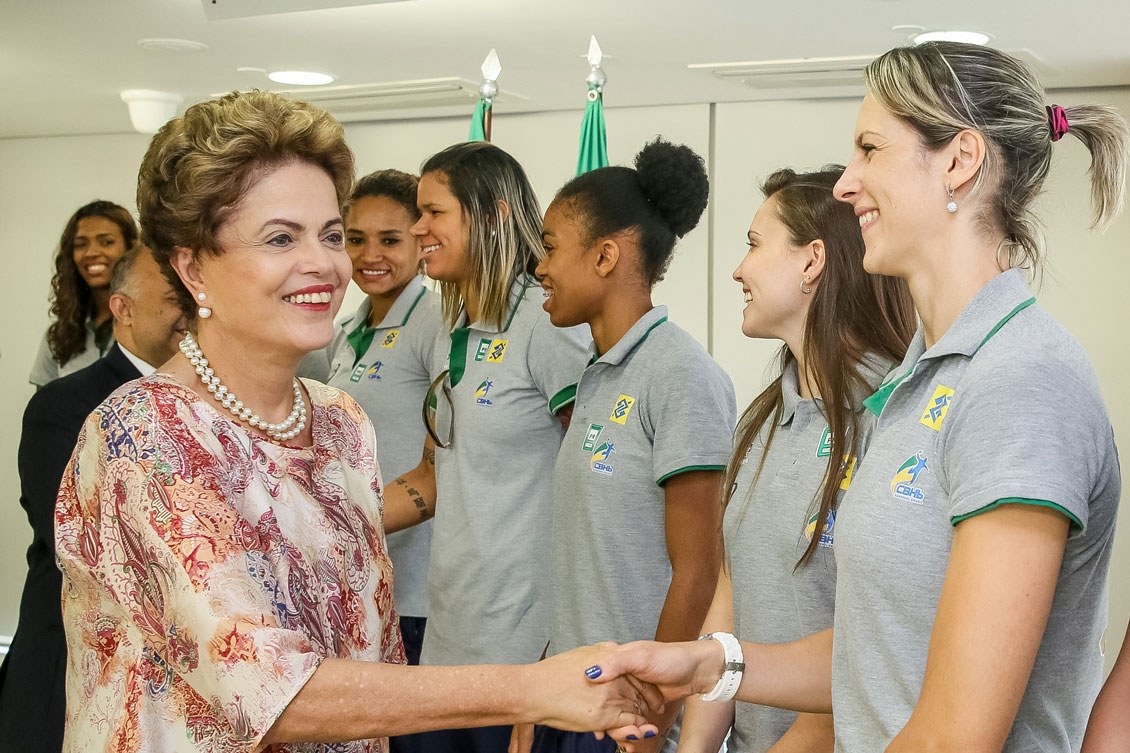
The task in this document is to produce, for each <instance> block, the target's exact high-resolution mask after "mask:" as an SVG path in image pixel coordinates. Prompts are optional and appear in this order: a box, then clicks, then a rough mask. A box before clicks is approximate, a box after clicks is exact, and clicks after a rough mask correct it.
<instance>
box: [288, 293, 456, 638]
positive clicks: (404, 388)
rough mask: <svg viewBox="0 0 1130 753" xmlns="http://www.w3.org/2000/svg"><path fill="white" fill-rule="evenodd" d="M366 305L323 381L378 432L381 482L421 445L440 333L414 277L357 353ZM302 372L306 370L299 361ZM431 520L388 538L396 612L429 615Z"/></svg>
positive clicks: (410, 461)
mask: <svg viewBox="0 0 1130 753" xmlns="http://www.w3.org/2000/svg"><path fill="white" fill-rule="evenodd" d="M370 311H371V307H370V304H369V299H368V298H366V299H365V300H364V301H363V302H362V303H361V306H360V307H359V308H358V309H357V312H356V313H355V314H354V315H353V316H351V317H350V318H348V319H346V320H344V321H343V322H341V324H340V325H338V329H337V334H335V335H334V339H333V341H331V343H330V345H329V347H328V348H326V349H325V350H324V351H319V353H320V354H322V355H321V358H322V360H323V361H327V360H328V363H327V364H326V368H325V372H326V373H325V376H324V377H323V379H324V380H325V382H326V384H329V385H331V386H333V387H338V388H340V389H342V390H344V391H345V392H348V393H349V395H350V396H351V397H352V398H353V399H354V400H356V401H357V403H358V404H359V405H360V406H361V407H362V408H363V409H364V410H365V413H366V414H368V416H369V419H370V420H371V421H372V422H373V426H374V428H375V429H376V433H377V460H378V462H379V463H380V469H381V478H382V479H384V482H385V483H388V482H389V481H391V480H392V479H394V478H396V477H398V476H400V475H402V474H404V473H406V472H408V471H410V470H412V469H413V468H415V467H416V465H417V464H418V463H419V462H420V455H421V453H422V452H423V448H424V424H423V421H422V420H421V418H420V405H421V403H422V402H423V400H424V395H425V393H427V391H428V385H429V384H430V383H431V376H430V374H431V369H432V363H433V361H434V360H435V359H434V354H435V346H436V339H437V337H439V336H440V335H441V334H443V333H445V332H446V328H445V327H444V324H443V317H442V316H441V315H440V305H439V296H437V295H436V294H435V293H432V292H431V291H429V290H427V289H426V288H425V287H424V285H423V278H421V277H417V278H415V279H414V280H412V281H411V282H410V283H408V285H407V286H406V287H405V288H404V290H402V291H401V293H400V295H399V296H398V297H397V299H396V302H395V303H393V305H392V308H391V309H389V311H388V313H387V314H385V316H384V319H382V320H381V322H380V324H378V325H377V326H376V327H374V328H371V329H372V330H373V331H372V334H371V335H370V336H369V337H368V338H366V339H369V338H371V339H369V342H368V347H367V348H366V349H365V352H364V353H363V354H361V355H360V356H358V355H357V352H356V351H355V350H354V346H353V345H351V344H350V339H351V336H352V339H353V341H354V342H355V343H356V342H357V341H358V339H359V338H360V337H361V336H362V335H364V334H366V332H367V331H368V330H369V329H370V328H369V327H368V322H369V313H370ZM303 365H304V373H306V372H307V371H313V369H312V368H308V367H309V366H310V364H309V363H306V362H304V364H303ZM431 538H432V523H431V521H428V522H427V523H422V524H420V525H418V526H414V527H412V528H409V529H407V530H404V531H399V532H397V533H392V534H389V535H388V536H387V541H388V553H389V557H390V558H391V559H392V564H393V569H394V575H395V580H394V583H395V585H394V592H393V597H394V599H395V601H396V610H397V612H398V613H399V614H401V615H402V616H405V617H427V615H428V594H427V582H428V560H429V557H430V551H429V550H430V548H431V546H430V545H431Z"/></svg>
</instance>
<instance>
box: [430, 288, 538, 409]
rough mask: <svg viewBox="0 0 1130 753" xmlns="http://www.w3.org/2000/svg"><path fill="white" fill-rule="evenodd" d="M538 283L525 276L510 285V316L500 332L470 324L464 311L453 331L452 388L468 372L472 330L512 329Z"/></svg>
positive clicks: (450, 358)
mask: <svg viewBox="0 0 1130 753" xmlns="http://www.w3.org/2000/svg"><path fill="white" fill-rule="evenodd" d="M535 284H536V281H535V280H534V278H533V277H530V276H529V275H527V274H523V275H522V276H521V277H518V278H517V279H515V280H514V282H512V283H511V284H510V300H511V302H512V303H511V304H510V316H509V318H507V320H506V324H505V325H503V327H502V329H500V330H491V329H487V328H485V327H480V326H477V325H476V324H474V323H471V324H468V322H467V310H466V309H464V310H463V312H462V313H461V314H460V315H459V319H458V321H456V323H455V328H454V329H452V330H451V352H450V354H449V356H448V362H447V364H448V369H450V371H449V374H448V376H449V378H450V379H451V386H452V387H454V386H455V385H457V384H459V382H460V381H461V380H462V379H463V374H464V372H466V370H467V341H468V340H469V339H470V337H471V330H472V329H477V330H479V331H481V332H493V333H496V334H497V333H501V332H506V331H507V330H509V329H510V324H511V323H512V322H513V321H514V315H515V314H517V313H518V307H519V306H520V305H522V302H523V301H524V300H525V299H526V291H527V290H529V289H530V287H532V286H533V285H535Z"/></svg>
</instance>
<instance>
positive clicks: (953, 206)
mask: <svg viewBox="0 0 1130 753" xmlns="http://www.w3.org/2000/svg"><path fill="white" fill-rule="evenodd" d="M946 193H947V194H948V195H949V197H950V200H949V203H948V204H946V211H947V212H949V213H950V214H953V213H955V212H956V211H957V202H956V201H954V200H953V189H952V188H950V187H949V186H946Z"/></svg>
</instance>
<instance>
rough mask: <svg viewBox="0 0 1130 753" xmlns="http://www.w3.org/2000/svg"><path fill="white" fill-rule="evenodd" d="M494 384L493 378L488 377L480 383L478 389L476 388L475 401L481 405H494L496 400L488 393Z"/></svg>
mask: <svg viewBox="0 0 1130 753" xmlns="http://www.w3.org/2000/svg"><path fill="white" fill-rule="evenodd" d="M493 386H494V380H493V379H487V380H486V381H484V382H483V383H482V384H480V385H479V387H478V389H476V390H475V402H476V403H478V404H479V405H494V401H492V400H491V399H490V398H489V397H487V393H489V392H490V389H491V387H493Z"/></svg>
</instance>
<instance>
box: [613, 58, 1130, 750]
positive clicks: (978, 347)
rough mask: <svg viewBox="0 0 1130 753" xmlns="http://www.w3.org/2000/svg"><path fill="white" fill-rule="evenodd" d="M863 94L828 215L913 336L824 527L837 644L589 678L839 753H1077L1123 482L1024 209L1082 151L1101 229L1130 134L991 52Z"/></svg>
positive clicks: (873, 77)
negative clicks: (853, 234)
mask: <svg viewBox="0 0 1130 753" xmlns="http://www.w3.org/2000/svg"><path fill="white" fill-rule="evenodd" d="M866 80H867V87H868V94H867V96H866V97H865V98H864V100H863V104H862V107H861V108H860V113H859V119H858V122H857V124H856V131H855V152H854V154H853V157H852V160H851V163H850V164H849V165H848V166H847V169H846V171H845V172H844V175H843V176H842V177H841V178H840V180H839V182H838V183H837V185H836V196H837V198H839V199H840V200H841V201H845V202H847V203H849V204H850V205H851V206H852V208H853V209H854V211H855V214H856V216H857V217H858V218H859V223H860V226H861V227H862V230H863V239H864V243H865V245H866V253H865V255H864V259H863V265H864V267H865V268H866V269H867V271H869V272H871V273H873V274H884V275H890V276H894V277H900V278H902V279H904V280H906V282H907V285H908V286H909V288H910V293H911V297H912V299H913V301H914V305H915V308H916V309H917V311H918V315H919V317H920V319H921V326H920V327H919V330H918V332H917V334H916V335H915V337H914V340H913V341H912V342H911V344H910V348H909V350H908V352H907V355H906V358H905V359H904V360H903V363H902V364H901V365H900V366H898V367H896V368H895V369H894V370H893V371H892V372H891V374H890V375H889V376H888V378H887V379H886V380H885V382H884V383H883V385H881V386H880V388H879V389H878V390H877V391H876V392H875V394H874V395H872V396H871V397H870V398H868V399H867V400H866V401H865V405H866V407H867V408H868V409H869V410H870V411H871V412H872V413H873V414H874V415H875V416H876V421H877V423H876V426H875V430H874V432H873V434H872V438H871V443H870V446H869V447H868V452H867V458H866V460H865V461H864V462H863V463H862V464H861V465H860V468H859V471H858V472H857V473H856V476H855V479H854V481H853V482H852V485H851V489H850V490H849V491H848V493H847V495H846V497H845V499H844V502H843V505H842V508H841V514H840V515H839V516H838V518H837V521H836V565H837V568H838V577H837V583H836V614H835V620H834V627H833V629H832V630H828V631H824V632H823V633H819V634H817V635H816V636H814V637H813V638H811V639H808V640H803V641H799V642H794V643H791V644H783V645H777V646H770V645H765V644H750V643H747V644H735V645H732V646H729V647H725V650H722V649H720V648H719V645H717V644H716V645H713V646H712V645H702V646H694V647H691V646H689V645H688V644H683V646H682V647H681V648H680V647H675V648H671V647H668V646H665V645H637V646H634V647H631V648H627V649H621V650H620V651H619V652H617V653H616V654H613V655H612V656H609V657H608V661H607V662H605V663H604V665H603V669H604V673H603V675H602V679H605V678H607V677H609V676H615V675H617V674H618V673H619V672H621V671H624V670H627V671H634V672H636V674H637V675H638V676H640V677H643V678H645V679H653V680H661V681H663V682H666V683H669V686H668V688H667V692H668V693H670V694H672V695H676V694H679V693H689V692H691V691H697V692H703V691H707V690H710V686H711V685H712V684H713V683H714V682H715V681H717V680H718V679H719V677H720V676H722V684H723V686H724V688H725V692H726V693H727V694H729V695H731V696H733V695H736V697H737V698H739V699H741V700H746V701H751V702H755V703H761V704H767V705H773V706H783V707H787V708H794V709H802V710H825V711H826V710H829V709H832V708H833V707H834V711H835V731H836V745H837V750H840V751H843V753H874V751H886V753H909V752H911V751H914V752H917V751H924V750H946V751H950V750H953V751H1004V752H1005V753H1021V752H1022V751H1023V752H1025V753H1027V752H1028V751H1077V750H1079V748H1080V745H1081V744H1082V740H1083V735H1084V730H1085V728H1086V724H1087V716H1088V712H1089V711H1090V709H1091V705H1092V703H1093V702H1094V699H1095V696H1096V694H1097V693H1098V690H1099V686H1100V684H1101V682H1102V671H1103V657H1102V650H1103V649H1102V635H1103V631H1104V629H1105V627H1106V606H1107V575H1108V572H1107V571H1108V567H1109V564H1110V554H1111V549H1112V546H1113V536H1114V521H1115V514H1116V512H1117V508H1118V500H1119V495H1120V493H1121V478H1120V475H1119V468H1118V457H1117V452H1116V450H1115V445H1114V437H1113V431H1112V429H1111V424H1110V418H1109V416H1108V414H1107V410H1106V406H1105V405H1104V403H1103V398H1102V394H1101V391H1100V389H1099V384H1098V380H1097V379H1096V376H1095V373H1094V370H1093V368H1092V367H1091V364H1090V359H1089V358H1088V357H1087V354H1086V353H1085V352H1084V351H1083V349H1082V348H1081V347H1080V345H1079V343H1078V342H1076V341H1075V339H1074V338H1072V337H1071V335H1070V334H1069V333H1068V332H1067V331H1066V330H1065V329H1064V328H1063V327H1062V326H1061V325H1060V324H1059V323H1058V322H1056V321H1055V319H1053V318H1052V316H1051V315H1050V314H1048V313H1047V312H1046V311H1044V310H1043V309H1042V308H1041V307H1040V306H1039V305H1037V304H1036V301H1035V298H1034V297H1033V296H1032V294H1031V292H1030V291H1029V288H1028V284H1027V281H1026V280H1025V275H1024V270H1023V269H1022V268H1021V267H1024V266H1028V267H1031V268H1035V265H1036V264H1037V262H1038V260H1039V257H1040V253H1039V251H1040V243H1039V235H1038V233H1037V232H1036V230H1035V220H1034V218H1033V215H1032V202H1033V200H1034V199H1035V197H1036V196H1037V195H1038V194H1039V192H1040V189H1041V188H1042V187H1043V184H1044V182H1045V179H1046V177H1047V175H1048V172H1049V170H1050V167H1051V158H1052V150H1053V149H1054V148H1055V145H1056V142H1058V141H1059V140H1060V139H1062V138H1063V137H1065V136H1069V135H1072V136H1075V137H1077V138H1078V139H1079V140H1080V141H1081V142H1082V143H1083V145H1084V146H1085V147H1086V148H1087V150H1088V151H1089V152H1090V154H1091V168H1090V176H1091V194H1092V200H1093V204H1094V208H1095V225H1096V226H1099V227H1103V226H1105V225H1107V224H1108V223H1109V222H1110V221H1111V220H1112V219H1113V218H1114V217H1115V215H1116V214H1117V213H1118V211H1119V209H1120V208H1121V206H1122V199H1123V191H1124V186H1125V180H1126V165H1127V156H1128V151H1130V128H1128V127H1127V124H1126V121H1125V120H1124V119H1123V118H1122V117H1121V116H1119V115H1118V114H1117V113H1116V112H1114V110H1112V109H1111V108H1109V107H1104V106H1101V105H1076V106H1067V107H1063V106H1060V105H1057V104H1049V103H1047V102H1046V100H1045V94H1044V91H1043V89H1042V88H1041V87H1040V85H1039V83H1038V82H1037V81H1036V79H1035V77H1034V76H1033V75H1032V73H1031V71H1030V70H1028V68H1027V67H1026V66H1025V65H1024V64H1023V63H1021V62H1020V61H1018V60H1016V59H1015V58H1013V57H1010V56H1009V55H1006V54H1004V53H1002V52H999V51H997V50H993V49H991V48H987V47H978V46H974V45H966V44H956V43H931V44H924V45H920V46H918V47H906V48H899V49H895V50H892V51H890V52H888V53H886V54H884V55H882V56H880V57H879V58H877V59H876V60H875V61H874V62H872V63H871V64H870V65H869V66H868V68H867V71H866ZM833 631H834V636H835V641H834V648H833V640H832V638H833ZM710 643H713V642H710ZM731 649H734V650H731ZM723 655H725V661H726V662H730V664H728V665H727V667H726V670H727V671H725V672H723V662H722V657H723ZM743 657H744V658H743ZM743 661H744V665H743V664H741V663H742V662H743ZM743 667H744V668H748V670H749V671H745V672H742V671H741V670H742V668H743ZM610 669H612V670H614V671H609V670H610ZM833 701H834V703H833Z"/></svg>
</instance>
